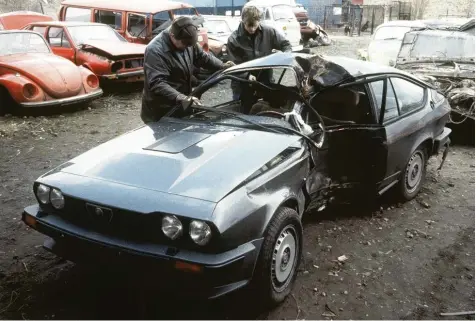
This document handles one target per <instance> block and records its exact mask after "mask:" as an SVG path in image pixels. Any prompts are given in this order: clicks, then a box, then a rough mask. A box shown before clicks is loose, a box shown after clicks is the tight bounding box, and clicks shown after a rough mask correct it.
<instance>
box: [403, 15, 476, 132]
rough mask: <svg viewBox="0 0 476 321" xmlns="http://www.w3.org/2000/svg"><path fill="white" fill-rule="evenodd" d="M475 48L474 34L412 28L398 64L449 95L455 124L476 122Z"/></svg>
mask: <svg viewBox="0 0 476 321" xmlns="http://www.w3.org/2000/svg"><path fill="white" fill-rule="evenodd" d="M473 24H474V20H473ZM474 48H475V42H474V34H471V33H467V32H462V31H455V30H431V29H425V30H417V31H410V32H407V33H406V34H405V37H404V39H403V41H402V45H401V48H400V51H399V53H398V58H397V61H396V65H395V67H396V68H398V69H401V70H405V71H407V72H409V73H411V74H413V75H415V76H416V77H418V78H420V79H422V80H424V81H426V82H428V83H430V84H431V85H433V86H434V87H435V88H436V89H437V90H438V91H439V92H440V93H441V94H443V95H444V96H446V98H447V99H448V101H449V103H450V105H451V108H452V113H451V114H450V121H451V123H453V124H461V123H463V122H464V121H466V120H468V119H469V120H471V121H472V122H473V124H474V91H475V86H474V77H475V73H474V69H475V67H474V58H475V57H474V56H475V49H474ZM473 131H474V130H473ZM473 138H474V135H473Z"/></svg>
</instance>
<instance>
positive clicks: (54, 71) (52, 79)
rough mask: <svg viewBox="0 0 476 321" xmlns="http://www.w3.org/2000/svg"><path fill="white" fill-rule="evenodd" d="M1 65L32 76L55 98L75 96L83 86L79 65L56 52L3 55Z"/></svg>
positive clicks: (29, 76) (0, 59)
mask: <svg viewBox="0 0 476 321" xmlns="http://www.w3.org/2000/svg"><path fill="white" fill-rule="evenodd" d="M1 67H5V68H8V69H10V70H14V71H16V72H18V73H19V74H21V75H24V76H26V77H28V78H30V79H31V80H32V81H34V82H35V83H36V84H38V85H39V86H40V87H41V88H42V89H43V90H44V91H45V92H46V93H47V94H48V95H50V96H51V97H54V98H66V97H71V96H75V95H77V94H78V93H79V92H80V91H81V88H82V86H83V81H82V76H81V72H80V70H79V68H78V66H76V65H75V64H74V63H72V62H71V61H69V60H67V59H64V58H62V57H59V56H56V55H54V54H40V53H31V54H30V53H28V54H15V55H9V56H2V57H0V68H1Z"/></svg>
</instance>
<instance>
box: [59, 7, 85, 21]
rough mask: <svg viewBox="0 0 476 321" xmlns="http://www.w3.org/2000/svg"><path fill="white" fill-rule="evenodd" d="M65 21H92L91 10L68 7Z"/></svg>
mask: <svg viewBox="0 0 476 321" xmlns="http://www.w3.org/2000/svg"><path fill="white" fill-rule="evenodd" d="M64 20H66V21H81V22H88V21H91V9H84V8H74V7H68V8H66V14H65V17H64Z"/></svg>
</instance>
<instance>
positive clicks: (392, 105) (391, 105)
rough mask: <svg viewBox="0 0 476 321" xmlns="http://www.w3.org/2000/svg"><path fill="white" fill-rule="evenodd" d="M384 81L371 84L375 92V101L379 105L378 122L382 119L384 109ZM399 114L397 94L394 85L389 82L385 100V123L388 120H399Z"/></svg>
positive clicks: (377, 111)
mask: <svg viewBox="0 0 476 321" xmlns="http://www.w3.org/2000/svg"><path fill="white" fill-rule="evenodd" d="M383 82H384V81H383V80H379V81H374V82H371V83H370V87H371V88H372V91H373V92H374V96H375V100H376V103H377V110H376V113H375V114H376V115H377V122H378V121H379V119H380V110H381V109H382V95H383ZM398 116H399V114H398V105H397V99H396V97H395V92H394V90H393V87H392V84H391V82H390V81H389V82H388V83H387V98H386V100H385V113H384V115H383V121H384V122H386V121H388V120H391V119H394V118H397V117H398Z"/></svg>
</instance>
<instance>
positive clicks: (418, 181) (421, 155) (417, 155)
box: [399, 146, 427, 201]
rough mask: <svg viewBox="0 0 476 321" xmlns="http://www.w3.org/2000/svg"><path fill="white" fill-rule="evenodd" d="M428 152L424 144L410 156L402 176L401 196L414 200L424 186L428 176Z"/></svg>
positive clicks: (406, 199)
mask: <svg viewBox="0 0 476 321" xmlns="http://www.w3.org/2000/svg"><path fill="white" fill-rule="evenodd" d="M426 165H427V152H426V150H425V148H424V147H423V146H420V147H418V148H417V149H416V150H415V151H414V152H413V153H412V154H411V156H410V158H409V159H408V161H407V164H406V165H405V168H404V169H403V172H402V176H401V177H400V184H399V185H400V186H399V196H400V197H401V198H402V199H403V200H405V201H409V200H412V199H413V198H414V197H415V196H416V195H417V194H418V193H419V192H420V189H421V187H422V186H423V182H424V180H425V176H426Z"/></svg>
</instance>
